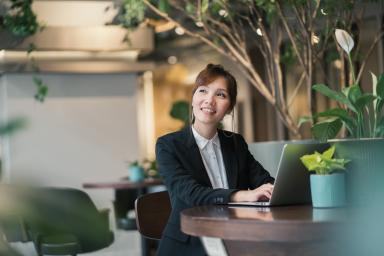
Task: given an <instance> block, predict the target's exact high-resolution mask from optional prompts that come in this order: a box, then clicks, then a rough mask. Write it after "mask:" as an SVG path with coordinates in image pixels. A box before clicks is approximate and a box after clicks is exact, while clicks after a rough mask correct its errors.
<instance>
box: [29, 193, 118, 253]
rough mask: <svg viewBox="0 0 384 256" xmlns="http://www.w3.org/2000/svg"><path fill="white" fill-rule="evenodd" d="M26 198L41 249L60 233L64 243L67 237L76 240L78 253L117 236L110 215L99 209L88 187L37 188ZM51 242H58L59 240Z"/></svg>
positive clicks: (99, 246) (31, 232)
mask: <svg viewBox="0 0 384 256" xmlns="http://www.w3.org/2000/svg"><path fill="white" fill-rule="evenodd" d="M25 199H26V202H25V204H26V205H28V216H26V218H25V219H26V223H27V225H28V233H29V235H30V237H31V239H32V241H33V242H34V243H35V247H36V249H37V251H38V252H39V253H41V251H42V246H43V244H44V243H46V244H48V245H49V244H50V243H51V242H49V241H50V240H52V239H56V238H57V237H61V238H63V239H62V240H63V244H65V243H66V242H65V240H66V239H67V238H68V239H69V238H71V239H69V240H76V243H77V245H76V246H77V247H78V249H77V253H86V252H93V251H96V250H99V249H102V248H105V247H107V246H109V245H110V244H111V243H112V242H113V240H114V239H113V233H112V232H111V231H110V229H109V223H108V219H107V218H105V216H103V214H101V213H100V212H99V211H98V209H97V208H96V206H95V205H94V204H93V202H92V200H91V198H90V197H89V196H88V195H87V194H86V193H85V192H84V191H81V190H78V189H72V188H52V187H45V188H33V189H31V190H30V191H29V193H28V195H26V196H25ZM64 238H65V239H64ZM72 238H73V239H72ZM45 240H47V241H48V242H47V241H45ZM56 240H57V239H56ZM51 244H55V245H54V246H57V245H56V241H55V243H51ZM48 245H47V246H48ZM41 254H43V253H41ZM46 254H50V253H46Z"/></svg>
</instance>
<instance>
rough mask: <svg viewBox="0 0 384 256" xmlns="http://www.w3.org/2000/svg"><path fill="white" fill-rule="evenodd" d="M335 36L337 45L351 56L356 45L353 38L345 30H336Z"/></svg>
mask: <svg viewBox="0 0 384 256" xmlns="http://www.w3.org/2000/svg"><path fill="white" fill-rule="evenodd" d="M335 36H336V41H337V43H338V44H339V45H340V47H341V48H342V49H343V50H344V51H345V52H346V53H347V54H348V55H349V53H350V52H351V50H352V49H353V46H354V45H355V43H354V41H353V39H352V37H351V36H350V35H349V34H348V32H347V31H345V30H343V29H336V30H335Z"/></svg>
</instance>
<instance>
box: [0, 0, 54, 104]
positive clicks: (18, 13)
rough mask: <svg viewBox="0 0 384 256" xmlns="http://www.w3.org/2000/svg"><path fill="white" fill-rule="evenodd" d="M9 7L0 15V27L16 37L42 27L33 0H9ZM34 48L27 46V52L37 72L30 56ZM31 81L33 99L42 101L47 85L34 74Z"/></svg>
mask: <svg viewBox="0 0 384 256" xmlns="http://www.w3.org/2000/svg"><path fill="white" fill-rule="evenodd" d="M8 2H10V5H9V7H8V8H7V11H6V13H5V14H4V15H3V16H0V29H2V28H3V29H5V30H7V31H9V32H10V33H12V34H13V35H14V36H17V37H28V36H31V35H33V34H35V33H37V32H38V31H40V30H42V29H43V28H44V27H43V26H42V25H41V24H40V23H39V22H38V21H37V16H36V14H35V13H34V12H33V10H32V3H33V0H9V1H8ZM34 50H35V46H34V45H33V44H30V45H29V46H28V50H27V54H28V59H29V61H30V64H31V67H32V70H33V71H34V72H36V73H38V72H39V67H38V65H37V63H36V62H35V60H34V59H33V58H32V57H31V53H32V52H33V51H34ZM33 82H34V84H35V85H36V87H37V88H36V93H35V95H34V97H35V99H36V100H37V101H39V102H44V99H45V97H46V96H47V93H48V86H47V85H46V84H45V83H44V82H43V80H42V79H41V78H40V77H38V76H36V75H34V76H33Z"/></svg>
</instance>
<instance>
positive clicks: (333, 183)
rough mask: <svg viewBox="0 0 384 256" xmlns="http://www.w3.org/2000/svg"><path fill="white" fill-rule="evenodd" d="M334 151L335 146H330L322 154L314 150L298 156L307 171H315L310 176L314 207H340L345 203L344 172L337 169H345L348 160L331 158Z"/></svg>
mask: <svg viewBox="0 0 384 256" xmlns="http://www.w3.org/2000/svg"><path fill="white" fill-rule="evenodd" d="M334 153H335V146H332V147H330V148H329V149H328V150H326V151H324V152H323V153H322V154H320V153H319V152H315V153H314V154H311V155H304V156H302V157H301V158H300V160H301V162H302V163H303V164H304V165H305V167H306V168H307V169H308V171H310V172H313V171H314V172H315V174H312V175H311V176H310V184H311V196H312V205H313V206H314V207H318V208H323V207H341V206H344V205H345V204H346V199H345V198H346V196H345V174H344V172H337V171H339V170H345V164H346V163H348V162H349V160H346V159H342V158H338V159H337V158H333V155H334Z"/></svg>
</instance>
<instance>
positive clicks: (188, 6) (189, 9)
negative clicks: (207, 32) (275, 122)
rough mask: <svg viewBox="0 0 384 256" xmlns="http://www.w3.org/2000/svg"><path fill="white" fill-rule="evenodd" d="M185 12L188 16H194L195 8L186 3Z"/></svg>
mask: <svg viewBox="0 0 384 256" xmlns="http://www.w3.org/2000/svg"><path fill="white" fill-rule="evenodd" d="M185 11H186V12H187V13H188V14H189V15H192V16H194V15H196V7H195V6H194V5H193V4H191V3H190V2H188V3H187V5H186V6H185Z"/></svg>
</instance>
